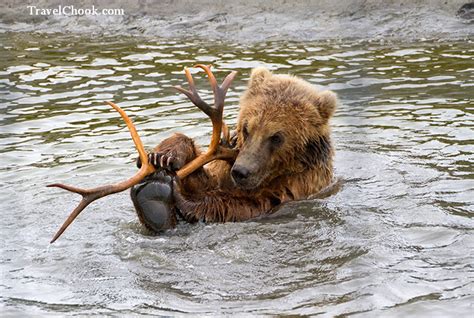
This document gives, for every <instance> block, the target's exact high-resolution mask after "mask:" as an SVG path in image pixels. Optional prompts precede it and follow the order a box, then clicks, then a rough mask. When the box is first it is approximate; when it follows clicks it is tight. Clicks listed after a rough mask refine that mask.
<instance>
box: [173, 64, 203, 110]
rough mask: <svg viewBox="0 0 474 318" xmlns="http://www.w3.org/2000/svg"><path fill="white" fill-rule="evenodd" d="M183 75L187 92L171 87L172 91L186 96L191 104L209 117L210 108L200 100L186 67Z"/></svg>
mask: <svg viewBox="0 0 474 318" xmlns="http://www.w3.org/2000/svg"><path fill="white" fill-rule="evenodd" d="M184 73H185V74H186V79H187V80H188V84H189V90H187V89H184V88H182V87H181V86H173V88H174V89H176V90H178V91H180V92H181V93H183V94H184V95H186V96H187V97H188V98H189V100H190V101H192V102H193V104H194V105H196V106H197V107H198V108H199V109H200V110H202V111H203V112H204V113H205V114H206V115H208V116H211V114H212V107H211V106H210V105H209V104H208V103H206V102H205V101H203V100H202V98H201V96H199V94H198V92H197V90H196V85H194V79H193V76H192V75H191V72H190V71H189V69H188V68H187V67H185V68H184Z"/></svg>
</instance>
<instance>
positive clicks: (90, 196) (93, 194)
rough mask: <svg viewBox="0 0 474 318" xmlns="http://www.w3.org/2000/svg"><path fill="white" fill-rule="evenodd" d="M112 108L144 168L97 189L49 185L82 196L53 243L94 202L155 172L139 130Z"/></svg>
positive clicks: (117, 109) (116, 108)
mask: <svg viewBox="0 0 474 318" xmlns="http://www.w3.org/2000/svg"><path fill="white" fill-rule="evenodd" d="M107 103H108V104H109V105H110V106H112V107H113V108H114V109H115V110H116V111H118V112H119V113H120V115H121V116H122V118H123V120H124V121H125V123H126V124H127V127H128V129H129V131H130V134H131V136H132V139H133V142H134V143H135V147H136V148H137V151H138V153H139V154H140V159H141V161H142V166H141V168H140V170H139V171H138V172H137V173H136V174H135V175H134V176H132V177H131V178H130V179H128V180H125V181H122V182H119V183H116V184H111V185H104V186H100V187H97V188H91V189H81V188H76V187H73V186H69V185H65V184H61V183H54V184H50V185H48V187H57V188H61V189H64V190H67V191H70V192H74V193H77V194H80V195H81V196H82V200H81V202H79V204H78V205H77V207H76V208H75V209H74V210H73V211H72V213H71V214H70V215H69V217H68V218H67V219H66V221H64V223H63V225H62V226H61V228H60V229H59V230H58V232H56V234H55V235H54V237H53V239H52V240H51V243H54V241H56V240H57V239H58V238H59V237H60V236H61V234H63V232H64V231H65V230H66V229H67V228H68V226H69V225H70V224H71V223H72V222H73V221H74V220H75V219H76V217H77V216H78V215H79V214H80V213H81V212H82V211H83V210H84V209H85V208H86V207H87V206H88V205H89V204H91V203H92V202H94V201H95V200H97V199H100V198H102V197H105V196H107V195H109V194H113V193H117V192H121V191H123V190H126V189H128V188H130V187H131V186H133V185H135V184H137V183H139V182H140V181H141V180H142V179H143V178H145V177H146V176H147V175H149V174H150V173H152V172H154V171H155V168H154V167H153V166H152V165H150V164H149V163H148V157H147V154H146V151H145V148H144V147H143V143H142V141H141V140H140V136H138V133H137V130H136V129H135V126H134V125H133V123H132V121H131V120H130V118H129V117H128V116H127V114H126V113H125V112H124V111H123V110H122V109H121V108H120V107H118V106H117V105H115V104H114V103H112V102H107Z"/></svg>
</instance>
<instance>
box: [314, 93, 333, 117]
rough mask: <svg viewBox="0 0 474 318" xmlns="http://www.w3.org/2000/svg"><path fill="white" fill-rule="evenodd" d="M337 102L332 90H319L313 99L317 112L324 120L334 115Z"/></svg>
mask: <svg viewBox="0 0 474 318" xmlns="http://www.w3.org/2000/svg"><path fill="white" fill-rule="evenodd" d="M337 104H338V101H337V95H336V94H335V93H334V92H332V91H323V92H320V93H319V94H318V95H317V97H316V100H315V105H316V107H317V108H318V110H319V114H320V115H321V117H322V118H323V119H324V120H326V121H327V120H329V119H330V118H331V117H332V115H334V111H335V110H336V107H337Z"/></svg>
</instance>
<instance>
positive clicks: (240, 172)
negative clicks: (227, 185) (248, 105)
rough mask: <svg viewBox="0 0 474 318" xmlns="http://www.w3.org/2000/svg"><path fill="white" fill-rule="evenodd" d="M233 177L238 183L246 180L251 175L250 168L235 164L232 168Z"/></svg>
mask: <svg viewBox="0 0 474 318" xmlns="http://www.w3.org/2000/svg"><path fill="white" fill-rule="evenodd" d="M231 174H232V178H233V179H234V181H235V182H236V183H238V184H241V183H242V182H245V180H246V179H247V178H248V177H249V176H250V170H249V169H247V168H246V167H244V166H241V165H234V166H233V167H232V170H231Z"/></svg>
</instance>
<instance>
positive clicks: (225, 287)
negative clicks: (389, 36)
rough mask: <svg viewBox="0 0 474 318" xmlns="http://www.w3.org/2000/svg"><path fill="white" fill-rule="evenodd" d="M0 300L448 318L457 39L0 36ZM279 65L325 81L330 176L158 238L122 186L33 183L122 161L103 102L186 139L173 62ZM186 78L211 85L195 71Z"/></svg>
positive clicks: (463, 105)
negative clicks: (309, 196) (233, 219)
mask: <svg viewBox="0 0 474 318" xmlns="http://www.w3.org/2000/svg"><path fill="white" fill-rule="evenodd" d="M0 43H1V44H0V66H1V67H0V110H1V131H0V136H1V139H0V142H1V148H0V151H1V158H2V165H1V167H0V177H1V181H2V182H1V184H0V189H1V191H0V202H1V212H2V217H1V218H0V227H1V232H0V237H1V254H0V268H1V283H0V295H1V296H0V297H1V298H0V310H1V312H2V316H3V317H8V316H17V315H21V316H35V317H36V316H38V315H47V316H54V315H57V316H63V315H64V314H66V313H69V314H73V315H74V314H75V315H85V314H102V315H105V316H108V315H110V316H127V317H128V316H133V315H143V314H163V315H181V314H186V313H198V314H200V315H234V314H239V315H242V316H243V315H250V314H253V315H260V314H301V315H317V314H321V315H322V316H335V315H354V316H356V317H357V316H361V317H367V316H369V317H379V316H385V317H387V316H388V317H390V316H394V317H395V316H396V317H403V316H415V315H416V316H429V317H434V316H439V317H447V316H455V317H467V316H469V315H470V314H472V309H473V307H472V304H473V302H474V292H473V282H474V277H473V263H474V256H473V252H472V251H473V247H474V240H473V229H474V222H473V220H472V216H473V214H474V211H473V210H474V167H473V161H474V131H473V126H474V115H473V113H474V102H473V100H474V89H473V86H474V75H473V74H474V63H473V62H472V60H473V57H474V48H473V44H472V42H467V41H458V42H455V41H454V42H453V41H451V42H450V41H425V42H423V41H421V42H420V41H417V42H409V43H403V42H401V41H399V42H387V41H385V42H370V41H368V40H364V41H350V40H344V41H324V42H323V41H320V42H294V43H293V42H284V41H276V42H267V43H263V44H246V45H244V44H234V43H224V42H222V43H221V42H219V41H213V42H205V41H198V40H192V39H191V40H183V39H180V40H172V39H167V40H156V39H155V40H150V39H145V38H129V37H125V38H124V37H110V38H105V37H100V38H88V37H85V36H82V37H81V36H61V35H31V34H30V35H27V34H24V33H14V34H8V33H6V34H2V35H0ZM196 62H202V63H212V64H213V65H214V68H215V69H216V70H218V71H216V74H217V76H218V77H220V78H222V77H223V76H224V75H225V74H226V73H228V72H229V71H230V70H238V71H239V76H238V78H237V79H236V81H235V83H234V85H233V87H232V88H231V90H230V91H229V94H228V98H227V106H226V109H225V118H226V121H227V123H228V124H230V125H231V126H232V125H235V123H236V116H237V112H238V98H239V96H240V95H241V94H242V92H243V90H244V89H245V85H246V80H247V79H248V76H249V72H250V70H251V68H253V67H255V66H259V65H264V66H267V67H268V68H270V69H271V70H273V71H274V72H277V73H292V74H296V75H299V76H301V77H303V78H304V79H306V80H308V81H309V82H311V83H313V84H314V85H316V86H318V87H321V88H326V89H332V90H334V91H335V92H337V93H338V95H339V97H340V100H341V105H340V107H339V109H338V110H337V112H336V114H335V117H334V119H333V120H332V125H333V138H334V142H335V147H336V164H335V166H336V174H337V176H339V177H340V178H341V179H342V180H343V187H342V189H341V190H340V191H339V192H338V193H336V194H333V195H332V196H330V197H328V198H325V199H318V200H308V201H302V202H293V203H290V204H287V205H286V206H284V207H283V208H282V209H281V210H280V211H279V212H278V213H277V214H276V215H274V216H272V217H270V218H265V219H260V220H253V221H248V222H242V223H228V224H209V225H207V224H195V225H190V224H179V225H178V227H177V228H176V229H175V230H172V231H169V232H167V233H165V234H162V235H159V236H153V235H150V234H149V233H146V231H144V230H143V229H142V228H141V226H140V225H139V223H138V220H137V218H136V216H135V214H134V209H133V207H132V203H131V201H130V199H129V195H128V193H126V192H124V193H119V194H116V195H113V196H109V197H106V198H104V199H102V200H99V201H97V202H95V203H93V204H92V205H91V206H89V207H88V208H87V209H86V211H84V212H83V214H81V216H80V217H79V218H78V219H77V221H76V222H75V223H73V224H72V226H71V227H70V228H69V229H68V230H67V231H66V232H65V234H64V235H63V236H62V237H61V238H60V239H59V240H58V241H57V242H56V243H54V244H52V245H50V244H49V240H50V239H51V238H52V236H53V234H54V233H55V231H56V230H57V229H58V227H59V226H60V224H61V223H62V222H63V220H64V219H65V218H66V216H67V215H68V214H69V212H70V211H71V210H72V209H73V207H74V206H75V204H76V203H77V202H78V199H79V197H78V196H76V195H74V194H70V193H68V192H64V191H61V190H58V189H51V188H46V187H45V185H46V184H48V183H53V182H64V183H67V184H73V185H78V186H83V187H93V186H98V185H101V184H106V183H113V182H116V181H120V180H123V179H125V178H127V177H129V176H131V175H132V174H133V173H134V172H135V171H136V169H135V165H134V163H133V161H134V159H135V157H136V156H137V154H136V151H135V150H134V147H133V144H132V142H131V140H130V138H129V133H128V131H127V129H126V127H125V126H124V124H123V123H122V121H121V119H120V117H119V116H118V114H117V113H115V112H114V111H113V110H112V109H111V108H110V107H109V106H107V105H105V103H104V101H106V100H113V101H115V102H116V103H117V104H119V105H120V106H122V107H123V108H124V109H125V111H126V112H127V113H128V114H129V115H130V116H131V117H132V119H133V120H134V122H135V123H136V126H137V129H138V131H139V134H140V135H141V136H142V140H143V141H144V143H145V144H146V145H147V146H148V147H149V148H151V147H153V146H154V145H155V144H157V143H158V142H159V141H160V140H162V139H163V138H165V137H166V136H169V135H170V134H171V133H173V132H177V131H180V132H183V133H186V134H188V135H189V136H192V137H194V138H196V140H197V141H198V143H200V144H202V145H206V143H207V142H208V141H209V140H210V132H211V125H210V122H209V120H208V119H207V117H206V116H205V115H204V114H203V113H201V112H199V111H198V110H197V109H196V108H195V107H194V106H193V105H191V104H190V102H188V101H187V100H186V99H185V98H184V97H182V96H181V95H179V94H177V93H176V92H175V91H173V90H172V89H171V86H173V85H178V84H182V83H183V82H184V76H183V67H184V66H192V65H193V64H195V63H196ZM195 76H197V77H199V78H200V79H199V80H197V85H198V86H199V87H202V88H203V91H202V92H203V94H204V96H207V97H209V98H211V94H210V91H209V90H208V84H207V81H206V80H205V79H204V77H203V76H202V75H195Z"/></svg>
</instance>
